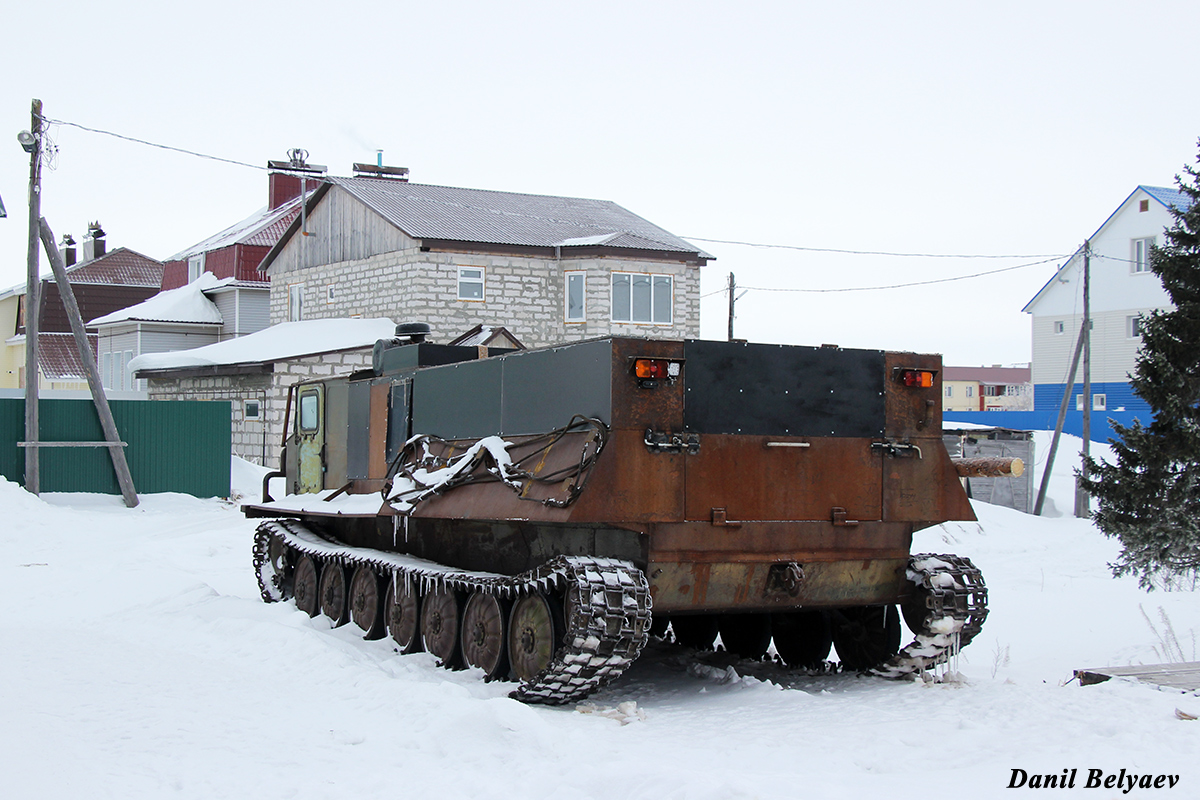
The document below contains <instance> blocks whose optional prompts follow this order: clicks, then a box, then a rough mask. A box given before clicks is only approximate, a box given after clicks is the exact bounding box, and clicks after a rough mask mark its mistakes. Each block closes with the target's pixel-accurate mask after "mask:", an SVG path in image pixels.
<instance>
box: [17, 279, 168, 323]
mask: <svg viewBox="0 0 1200 800" xmlns="http://www.w3.org/2000/svg"><path fill="white" fill-rule="evenodd" d="M71 288H72V290H73V292H74V294H75V301H76V302H77V303H78V304H79V315H80V316H81V317H83V323H84V324H85V325H86V324H87V323H88V322H90V321H91V320H93V319H96V318H97V317H103V316H104V315H105V314H111V313H112V312H114V311H120V310H121V309H122V308H128V307H129V306H132V305H136V304H138V303H140V302H142V301H143V300H145V299H147V298H149V297H152V296H153V295H154V294H156V293H157V292H158V289H157V288H156V287H153V286H112V285H108V284H102V283H80V284H72V286H71ZM41 301H42V303H41V305H42V309H41V317H40V318H39V319H38V329H39V330H41V331H44V332H46V333H69V332H70V330H71V322H70V320H69V319H67V309H66V307H65V306H63V302H62V297H61V296H60V295H59V293H58V284H57V283H54V282H53V281H43V282H42V297H41Z"/></svg>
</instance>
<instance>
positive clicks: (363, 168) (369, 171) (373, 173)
mask: <svg viewBox="0 0 1200 800" xmlns="http://www.w3.org/2000/svg"><path fill="white" fill-rule="evenodd" d="M376 160H378V161H382V160H383V151H382V150H380V151H379V153H378V158H377V159H376ZM353 168H354V177H356V178H387V179H388V180H393V181H400V182H401V183H408V167H385V166H384V165H383V164H354V165H353Z"/></svg>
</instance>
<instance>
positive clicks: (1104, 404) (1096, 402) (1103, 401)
mask: <svg viewBox="0 0 1200 800" xmlns="http://www.w3.org/2000/svg"><path fill="white" fill-rule="evenodd" d="M1107 410H1108V395H1106V394H1094V395H1092V411H1107Z"/></svg>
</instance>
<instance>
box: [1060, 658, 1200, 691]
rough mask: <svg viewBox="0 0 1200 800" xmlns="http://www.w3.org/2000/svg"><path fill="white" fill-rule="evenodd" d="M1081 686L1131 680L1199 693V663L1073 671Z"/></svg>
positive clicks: (1187, 662) (1093, 668) (1139, 665)
mask: <svg viewBox="0 0 1200 800" xmlns="http://www.w3.org/2000/svg"><path fill="white" fill-rule="evenodd" d="M1075 677H1076V678H1078V679H1079V683H1080V685H1081V686H1089V685H1091V684H1093V683H1103V682H1104V681H1106V680H1109V679H1110V678H1133V679H1135V680H1138V681H1142V682H1143V683H1151V684H1154V685H1155V686H1166V687H1169V688H1172V689H1180V690H1183V691H1188V692H1196V691H1200V661H1184V662H1180V663H1177V664H1138V665H1136V666H1129V667H1092V668H1088V669H1077V670H1075Z"/></svg>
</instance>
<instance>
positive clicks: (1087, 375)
mask: <svg viewBox="0 0 1200 800" xmlns="http://www.w3.org/2000/svg"><path fill="white" fill-rule="evenodd" d="M1091 279H1092V243H1091V241H1090V240H1089V241H1085V242H1084V243H1083V460H1082V464H1081V466H1080V468H1079V470H1080V472H1079V475H1080V477H1079V479H1077V480H1076V482H1075V516H1077V517H1083V518H1085V519H1086V518H1088V517H1091V516H1092V510H1091V504H1090V503H1089V502H1088V500H1089V497H1088V492H1087V489H1085V488H1083V484H1082V480H1083V479H1085V478H1087V476H1088V468H1087V465H1088V458H1089V457H1090V456H1091V447H1090V445H1091V441H1092V306H1091V290H1092V287H1091Z"/></svg>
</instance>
